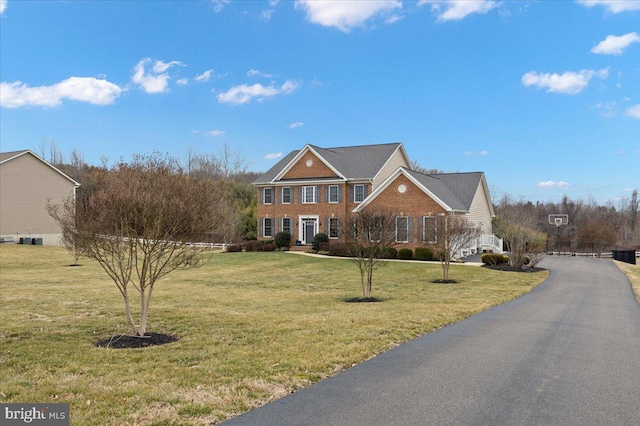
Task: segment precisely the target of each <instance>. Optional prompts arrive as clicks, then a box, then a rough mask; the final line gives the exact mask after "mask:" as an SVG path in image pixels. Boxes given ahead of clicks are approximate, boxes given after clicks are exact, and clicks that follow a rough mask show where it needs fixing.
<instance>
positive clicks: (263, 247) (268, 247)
mask: <svg viewBox="0 0 640 426" xmlns="http://www.w3.org/2000/svg"><path fill="white" fill-rule="evenodd" d="M258 251H276V243H274V242H273V241H271V240H270V241H267V242H264V243H262V244H260V247H258Z"/></svg>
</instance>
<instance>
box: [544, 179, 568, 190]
mask: <svg viewBox="0 0 640 426" xmlns="http://www.w3.org/2000/svg"><path fill="white" fill-rule="evenodd" d="M536 186H537V187H538V188H567V187H569V186H571V184H570V183H568V182H563V181H559V182H555V181H552V180H547V181H544V182H538V185H536Z"/></svg>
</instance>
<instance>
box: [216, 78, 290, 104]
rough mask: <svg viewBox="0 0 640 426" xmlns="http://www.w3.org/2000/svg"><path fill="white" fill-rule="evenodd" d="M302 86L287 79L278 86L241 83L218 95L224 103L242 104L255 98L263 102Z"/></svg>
mask: <svg viewBox="0 0 640 426" xmlns="http://www.w3.org/2000/svg"><path fill="white" fill-rule="evenodd" d="M298 87H300V84H299V83H297V82H295V81H291V80H287V81H286V82H285V83H284V84H283V85H282V86H280V87H276V86H274V85H271V86H263V85H262V84H253V85H251V86H249V85H246V84H241V85H239V86H233V87H232V88H231V89H229V90H227V91H226V92H223V93H220V94H219V95H218V102H220V103H223V104H233V105H242V104H246V103H249V102H251V100H252V99H253V98H257V99H258V102H262V101H264V100H265V99H267V98H271V97H274V96H276V95H286V94H289V93H291V92H293V91H294V90H296V89H297V88H298Z"/></svg>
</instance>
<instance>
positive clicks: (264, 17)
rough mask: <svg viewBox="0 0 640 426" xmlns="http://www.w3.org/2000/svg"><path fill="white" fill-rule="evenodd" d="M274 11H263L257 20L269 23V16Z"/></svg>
mask: <svg viewBox="0 0 640 426" xmlns="http://www.w3.org/2000/svg"><path fill="white" fill-rule="evenodd" d="M275 11H276V10H275V9H269V10H263V11H262V12H261V13H260V17H259V19H260V20H261V21H270V20H271V16H272V15H273V13H274V12H275Z"/></svg>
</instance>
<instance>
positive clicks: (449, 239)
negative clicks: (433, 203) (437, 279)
mask: <svg viewBox="0 0 640 426" xmlns="http://www.w3.org/2000/svg"><path fill="white" fill-rule="evenodd" d="M439 219H440V220H439V221H438V222H439V223H438V226H437V227H436V235H437V239H436V243H435V244H434V249H435V253H436V255H437V257H438V259H439V260H440V264H441V265H442V280H443V281H445V282H446V281H449V266H450V265H451V261H453V260H455V259H457V258H458V257H459V256H460V252H461V251H462V250H463V249H465V248H467V247H470V246H471V245H472V244H473V243H474V242H475V240H477V238H478V236H479V235H480V230H479V229H478V228H477V227H476V226H474V225H473V224H472V223H471V222H469V221H468V220H467V219H466V218H464V217H463V216H460V215H457V214H453V213H449V214H447V215H444V216H439Z"/></svg>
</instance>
